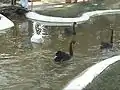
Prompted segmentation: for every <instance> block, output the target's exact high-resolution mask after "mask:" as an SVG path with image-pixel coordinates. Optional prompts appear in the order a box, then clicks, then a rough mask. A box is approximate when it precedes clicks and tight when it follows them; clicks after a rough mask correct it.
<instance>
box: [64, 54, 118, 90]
mask: <svg viewBox="0 0 120 90" xmlns="http://www.w3.org/2000/svg"><path fill="white" fill-rule="evenodd" d="M119 60H120V55H119V56H114V57H112V58H108V59H106V60H103V61H101V62H99V63H97V64H95V65H93V66H91V67H89V68H88V69H86V70H85V71H84V72H82V73H81V74H80V75H79V76H77V77H76V78H75V79H73V80H72V81H71V82H70V83H69V84H68V85H67V86H66V87H65V88H64V89H63V90H82V89H83V88H85V87H86V86H87V85H88V84H89V83H91V82H92V80H93V79H94V78H95V77H96V76H97V75H99V74H100V73H101V72H103V70H105V69H106V68H107V67H108V66H109V65H111V64H113V63H115V62H117V61H119Z"/></svg>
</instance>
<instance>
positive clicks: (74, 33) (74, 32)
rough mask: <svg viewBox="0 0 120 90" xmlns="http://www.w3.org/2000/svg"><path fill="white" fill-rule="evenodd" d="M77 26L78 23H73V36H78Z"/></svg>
mask: <svg viewBox="0 0 120 90" xmlns="http://www.w3.org/2000/svg"><path fill="white" fill-rule="evenodd" d="M75 25H76V23H75V22H74V23H73V35H76V31H75Z"/></svg>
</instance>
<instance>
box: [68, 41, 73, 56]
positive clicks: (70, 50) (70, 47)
mask: <svg viewBox="0 0 120 90" xmlns="http://www.w3.org/2000/svg"><path fill="white" fill-rule="evenodd" d="M72 45H73V43H72V42H71V43H70V46H69V54H70V56H73V47H72Z"/></svg>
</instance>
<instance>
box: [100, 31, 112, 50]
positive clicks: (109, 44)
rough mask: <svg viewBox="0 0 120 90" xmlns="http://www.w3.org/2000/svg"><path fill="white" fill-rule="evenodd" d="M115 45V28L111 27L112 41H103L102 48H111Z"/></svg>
mask: <svg viewBox="0 0 120 90" xmlns="http://www.w3.org/2000/svg"><path fill="white" fill-rule="evenodd" d="M112 47H113V29H111V37H110V42H101V46H100V49H110V48H112Z"/></svg>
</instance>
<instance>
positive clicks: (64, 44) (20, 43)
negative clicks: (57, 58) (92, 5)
mask: <svg viewBox="0 0 120 90" xmlns="http://www.w3.org/2000/svg"><path fill="white" fill-rule="evenodd" d="M119 19H120V15H105V16H99V17H94V18H91V19H90V20H89V21H87V22H86V23H84V24H81V25H78V26H77V27H76V32H77V35H76V36H74V37H72V36H71V35H70V36H66V35H65V34H64V31H63V29H64V28H65V27H46V28H47V29H48V31H47V33H48V34H49V39H45V41H46V42H45V43H44V44H43V45H38V46H37V47H36V48H34V47H33V44H32V43H31V41H30V38H31V32H30V31H31V30H30V28H29V30H28V27H30V26H29V25H28V26H27V21H24V22H20V23H18V22H17V23H16V24H15V27H14V28H11V29H10V30H8V31H7V32H6V33H4V34H1V35H0V90H62V88H63V87H64V86H65V85H66V84H67V83H68V82H69V81H70V80H72V79H73V78H74V77H75V76H76V75H78V74H79V73H80V72H82V71H83V70H85V69H86V68H87V67H89V66H91V65H93V64H95V63H97V62H99V61H101V60H104V59H106V58H108V57H111V56H114V55H118V54H119V52H120V50H119V48H120V47H119V43H120V40H119V38H120V21H119ZM111 26H112V28H113V29H114V47H113V49H111V50H104V51H101V50H100V49H99V47H100V42H101V41H109V39H110V27H111ZM31 29H32V28H31ZM72 39H74V40H76V42H77V43H76V44H75V46H74V56H73V58H72V59H71V60H69V61H66V62H63V63H55V62H54V60H53V57H54V54H55V52H56V51H57V50H63V51H65V52H68V45H69V42H70V41H71V40H72Z"/></svg>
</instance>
